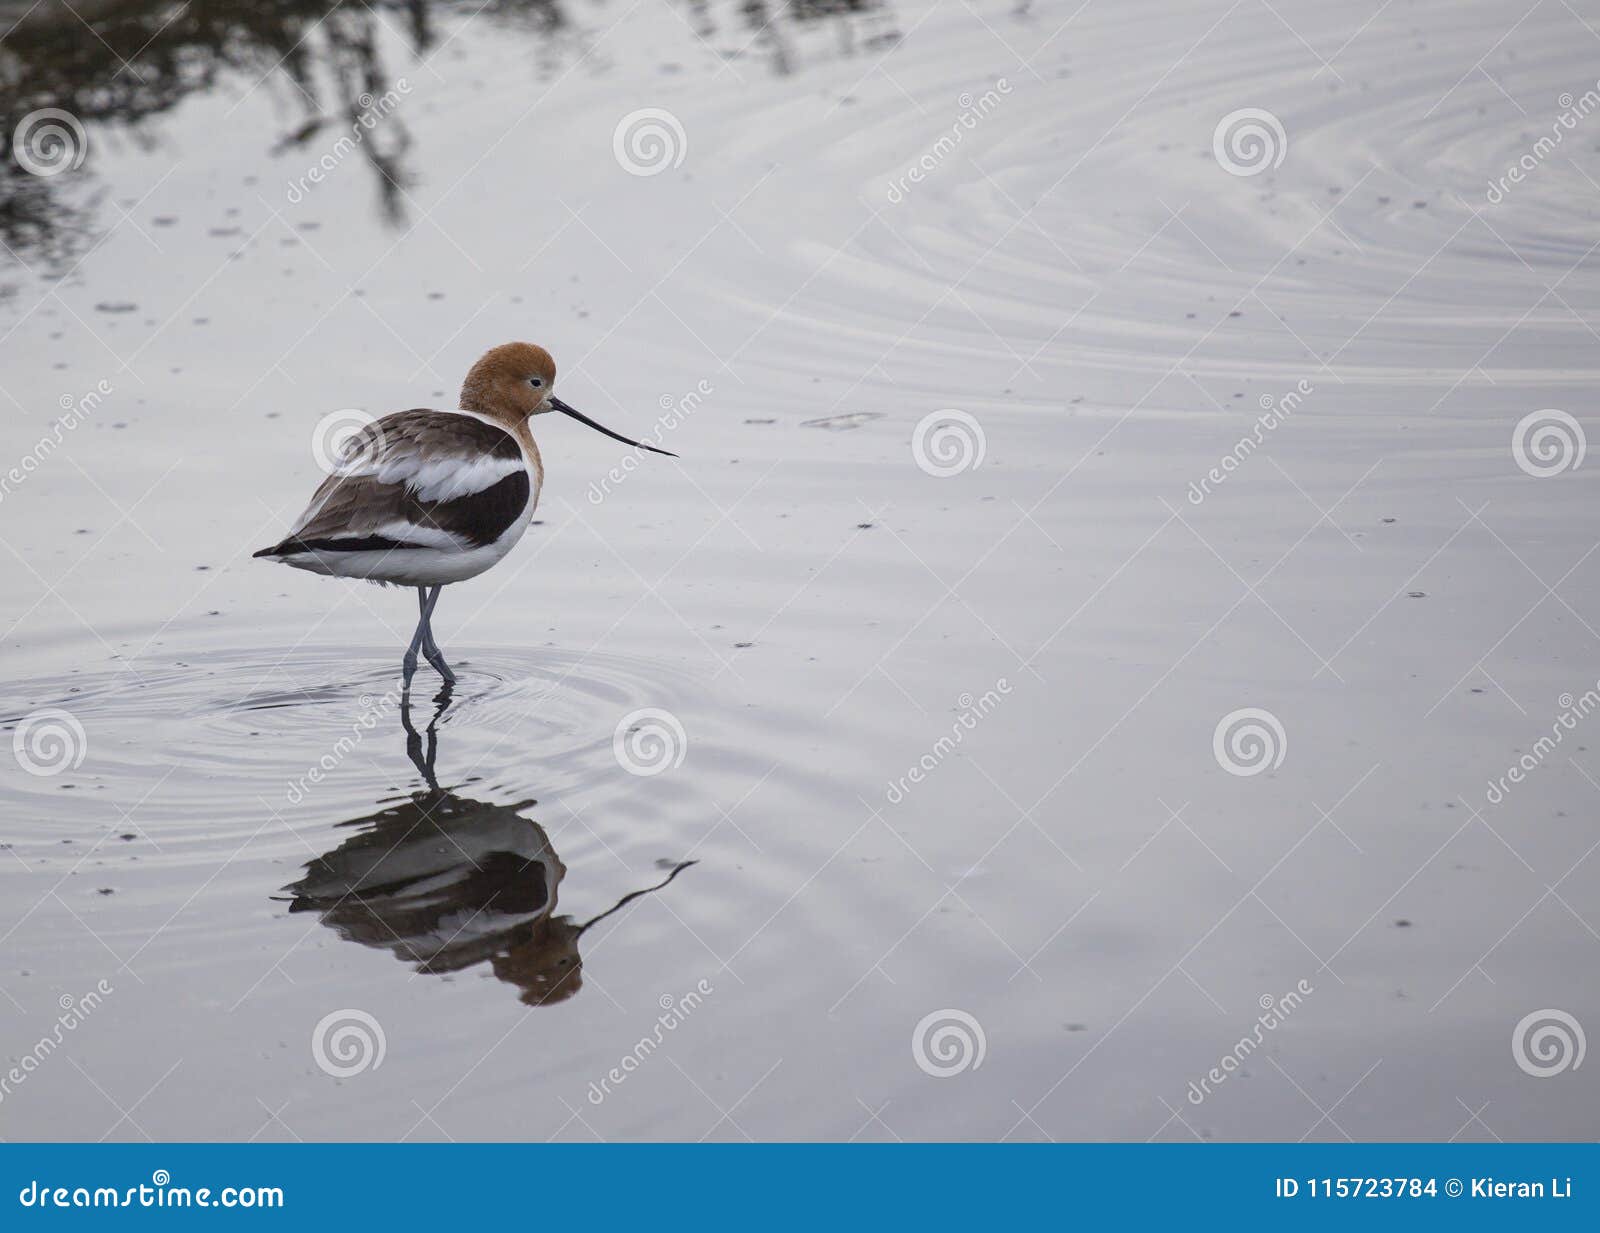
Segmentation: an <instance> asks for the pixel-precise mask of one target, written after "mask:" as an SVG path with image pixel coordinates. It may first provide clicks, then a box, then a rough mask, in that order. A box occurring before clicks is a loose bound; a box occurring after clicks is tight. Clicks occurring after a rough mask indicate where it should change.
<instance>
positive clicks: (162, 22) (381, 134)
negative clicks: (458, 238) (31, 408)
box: [0, 0, 898, 267]
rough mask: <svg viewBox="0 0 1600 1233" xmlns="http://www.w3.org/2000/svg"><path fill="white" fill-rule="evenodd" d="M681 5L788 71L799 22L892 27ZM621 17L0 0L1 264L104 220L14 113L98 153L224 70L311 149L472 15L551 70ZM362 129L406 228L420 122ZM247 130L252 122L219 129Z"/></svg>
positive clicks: (146, 134)
mask: <svg viewBox="0 0 1600 1233" xmlns="http://www.w3.org/2000/svg"><path fill="white" fill-rule="evenodd" d="M676 2H678V3H680V4H681V6H682V8H683V10H684V13H685V16H686V18H687V28H685V29H684V31H683V34H684V38H685V40H686V41H687V42H689V43H693V42H695V41H696V40H695V35H698V36H699V39H700V40H703V41H704V42H705V43H707V44H709V45H712V46H715V47H716V48H717V50H718V51H719V52H721V53H722V54H724V55H730V56H733V55H737V56H739V57H741V58H743V57H764V58H765V60H766V62H767V63H768V65H769V66H770V68H771V70H772V71H773V72H774V73H776V74H780V75H781V74H788V73H792V72H794V71H795V69H796V65H797V58H796V53H795V50H794V47H793V44H792V32H793V31H795V30H798V29H802V28H805V27H809V26H813V25H815V24H816V23H819V22H833V23H835V24H836V25H837V27H838V30H839V38H840V47H841V49H842V50H843V51H844V52H845V53H846V54H848V53H850V52H852V51H854V50H864V49H868V48H872V47H878V46H884V45H887V44H889V43H892V42H893V41H894V39H895V38H897V37H898V35H897V33H896V32H895V26H894V20H893V18H892V16H891V15H890V12H889V10H888V8H887V6H886V4H885V2H884V0H785V3H783V4H781V5H769V4H768V3H766V2H765V0H734V5H733V7H732V8H731V9H728V10H726V11H725V15H724V16H723V18H722V23H721V25H719V19H718V14H717V11H716V10H715V9H714V8H713V7H712V6H711V5H710V4H709V3H708V2H707V0H676ZM615 19H616V18H615V17H614V16H612V15H611V12H610V10H609V9H608V8H607V7H606V6H605V5H604V4H603V3H602V2H601V0H490V2H489V3H488V4H487V5H482V4H480V3H478V0H371V2H370V3H366V2H364V3H360V4H347V3H343V0H338V2H335V0H190V2H188V3H184V2H182V0H99V2H96V0H75V2H74V3H73V4H72V5H71V6H70V7H69V6H68V5H67V4H65V3H62V2H61V0H41V2H40V3H37V4H32V5H31V6H30V2H29V0H0V31H5V30H7V29H9V33H5V34H4V36H3V38H0V134H3V137H4V141H5V143H6V146H7V147H8V149H7V157H5V158H4V159H3V160H0V241H3V243H4V244H5V246H6V249H7V250H9V252H5V251H0V263H3V262H6V261H8V260H16V261H19V262H20V261H24V260H29V259H31V258H32V257H37V258H39V259H41V260H42V261H43V263H44V264H45V265H46V266H47V267H59V266H61V265H62V264H63V263H64V262H65V261H66V260H67V259H68V258H69V257H71V255H72V254H73V253H75V252H77V251H79V250H81V249H82V248H83V247H84V245H85V243H86V242H87V241H88V240H89V239H90V238H91V237H92V234H93V232H94V230H95V228H96V225H97V223H96V214H97V210H96V205H97V204H98V203H97V202H96V201H94V200H93V193H92V191H84V190H83V186H82V184H81V181H80V182H79V183H78V184H75V185H74V188H73V191H72V192H71V193H70V194H69V193H68V191H67V190H66V187H65V186H66V184H67V183H68V182H70V181H79V179H80V177H79V174H78V173H74V174H72V175H60V176H53V177H52V176H41V175H37V174H33V173H30V171H29V170H27V169H26V168H25V167H24V166H23V165H21V164H19V162H18V161H17V159H16V158H14V157H11V156H10V150H9V146H10V145H11V141H12V137H13V135H14V134H16V133H17V131H18V126H19V125H20V124H21V123H22V122H23V120H24V118H25V117H29V116H31V115H33V114H34V113H36V112H38V111H40V110H41V109H45V108H58V109H60V110H62V111H65V112H68V113H70V114H71V115H72V116H73V117H75V118H76V119H77V120H78V121H79V122H81V124H82V126H83V128H84V130H85V131H86V133H87V134H88V141H89V145H90V148H91V150H92V148H93V145H94V143H95V142H96V141H97V140H99V139H102V138H105V137H108V136H109V135H111V134H112V133H115V134H117V135H119V136H120V137H122V138H123V139H126V140H131V141H132V142H134V143H135V144H139V143H149V142H150V141H152V140H153V138H152V137H151V136H150V129H149V126H148V124H147V123H146V122H147V121H149V120H151V119H152V118H153V117H156V116H159V115H160V114H161V113H163V112H166V111H168V110H170V109H171V108H173V107H175V106H176V105H177V104H179V103H180V102H182V101H183V100H184V99H186V98H188V97H189V96H191V95H193V94H196V93H200V92H206V91H211V90H214V89H216V88H217V87H218V86H219V84H221V83H223V82H224V81H226V82H227V83H228V85H229V88H230V89H231V90H236V91H238V92H241V93H242V92H244V91H252V92H253V91H254V90H257V89H267V90H272V91H273V92H274V93H275V94H281V95H286V96H287V98H288V99H289V109H290V113H291V114H290V116H289V118H288V119H286V120H285V121H284V122H282V125H281V131H279V132H278V133H276V134H273V135H266V136H265V137H264V138H263V145H264V146H265V147H266V148H267V149H269V150H271V151H272V152H274V153H280V154H281V153H287V152H290V151H296V150H305V149H309V148H314V145H313V143H314V142H316V141H317V140H318V139H319V138H324V139H325V137H326V134H327V133H328V132H330V131H332V130H342V131H344V132H347V133H348V132H350V131H352V130H353V128H354V126H356V125H358V124H360V123H361V122H362V117H363V113H364V112H365V111H366V110H367V108H366V107H365V106H364V105H363V102H362V100H363V99H372V98H379V97H381V96H382V95H383V94H384V92H385V91H388V90H391V89H392V88H393V86H394V83H395V81H396V80H397V79H398V78H399V77H400V76H403V75H404V74H406V73H407V72H412V73H418V72H420V73H426V72H427V71H428V70H427V69H426V68H420V69H419V68H418V67H417V66H416V64H415V61H416V60H417V59H419V58H425V57H427V56H428V55H429V54H430V53H431V52H433V51H435V50H436V49H439V48H441V47H442V46H443V45H444V44H446V43H447V42H448V41H450V40H451V38H452V37H453V35H452V31H453V30H454V29H455V28H456V27H457V26H458V25H459V24H460V23H462V22H467V21H470V22H472V23H474V24H477V23H493V25H494V27H495V28H496V29H497V30H498V31H501V32H503V34H504V36H505V37H506V38H517V39H525V40H528V41H529V42H530V44H531V47H530V51H531V53H532V57H531V63H532V65H533V66H534V68H535V70H536V71H540V72H542V73H544V74H545V75H547V76H554V75H555V74H556V73H557V72H560V71H564V70H565V68H566V67H567V66H570V65H571V64H572V63H574V62H576V61H578V60H580V59H583V58H585V57H587V56H588V54H589V53H590V52H591V51H593V50H594V46H593V44H594V40H595V39H596V38H597V36H598V33H599V32H600V31H602V30H604V29H605V27H606V26H607V25H609V23H610V22H611V21H614V20H615ZM591 25H592V26H593V29H592V30H590V29H588V28H587V27H589V26H591ZM723 27H725V28H723ZM691 29H692V31H693V33H691ZM719 36H721V38H720V39H719ZM386 59H387V60H392V61H395V63H387V62H386ZM231 106H236V104H233V105H231ZM230 114H231V113H230ZM367 131H368V133H369V134H370V137H369V138H368V139H365V140H361V141H359V142H358V143H355V144H354V145H353V147H352V148H354V149H358V150H359V151H360V157H361V159H362V161H363V162H364V164H365V165H366V166H367V167H368V168H369V170H370V172H371V175H372V177H373V182H374V186H375V191H376V194H377V205H378V209H379V212H380V214H381V216H382V217H383V218H384V220H385V221H386V222H388V223H389V224H391V225H396V226H398V225H403V224H404V223H405V221H406V218H407V210H406V189H407V188H408V186H410V185H411V184H412V183H413V182H414V172H413V170H412V168H411V166H410V160H411V157H412V156H413V155H414V154H415V152H416V151H415V142H414V141H413V137H412V134H411V132H410V131H409V129H408V128H407V127H406V124H405V121H404V118H403V117H402V116H401V115H399V114H388V115H386V116H385V117H384V119H383V122H382V123H381V124H378V125H373V126H371V127H370V128H369V129H368V130H367ZM241 139H243V140H248V135H240V134H235V133H231V132H219V134H218V140H241ZM82 174H83V175H87V176H92V175H93V168H92V167H88V168H86V169H85V171H84V172H83V173H82ZM69 197H70V200H69Z"/></svg>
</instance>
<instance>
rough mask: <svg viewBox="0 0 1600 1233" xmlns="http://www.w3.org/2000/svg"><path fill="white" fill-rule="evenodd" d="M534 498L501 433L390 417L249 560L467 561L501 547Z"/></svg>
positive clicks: (433, 415) (351, 447)
mask: <svg viewBox="0 0 1600 1233" xmlns="http://www.w3.org/2000/svg"><path fill="white" fill-rule="evenodd" d="M533 495H534V494H533V492H532V487H531V484H530V479H529V474H528V467H527V463H526V461H525V460H524V457H523V453H522V447H521V446H520V445H519V444H518V443H517V440H516V438H515V437H513V436H512V435H511V434H510V433H509V432H507V431H506V430H505V429H503V428H500V427H498V426H496V425H494V424H491V423H489V422H488V421H487V420H482V419H479V418H477V417H476V416H472V415H467V414H463V413H458V412H452V411H430V410H415V411H397V412H395V413H394V414H392V415H386V416H384V417H383V418H382V419H380V420H376V421H374V422H373V423H371V424H368V425H367V426H366V427H365V428H364V429H362V430H361V431H360V432H359V433H357V434H355V435H354V436H353V437H351V438H350V440H349V442H348V443H347V444H346V447H345V451H344V456H343V458H342V460H341V463H340V466H339V469H338V470H337V471H336V472H335V473H334V474H332V475H330V476H328V478H327V479H325V480H323V482H322V484H321V486H320V487H318V489H317V491H316V493H315V495H314V496H313V497H312V498H311V503H310V505H308V506H307V507H306V511H305V512H304V513H303V514H301V515H300V517H299V519H298V520H297V521H296V522H295V525H294V528H293V529H292V530H291V532H290V533H289V535H288V536H287V537H286V538H285V539H284V540H283V541H282V542H281V543H279V544H276V545H274V546H273V547H271V548H266V549H263V550H262V551H260V552H258V553H256V554H255V555H256V556H258V557H259V556H277V557H286V556H293V555H295V554H299V553H345V552H375V551H376V552H389V551H394V552H404V551H406V550H409V549H432V550H434V551H435V552H438V551H444V552H466V551H469V550H471V549H474V548H481V547H484V546H486V545H489V544H492V543H494V542H495V541H497V540H499V539H500V537H501V536H503V535H504V534H505V533H506V532H507V531H508V530H509V529H511V527H513V526H514V525H515V524H516V523H517V521H518V519H520V518H521V517H522V516H523V515H524V513H525V512H526V510H527V507H528V502H529V499H530V497H532V496H533Z"/></svg>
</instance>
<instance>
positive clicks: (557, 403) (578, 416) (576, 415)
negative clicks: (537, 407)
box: [550, 394, 677, 458]
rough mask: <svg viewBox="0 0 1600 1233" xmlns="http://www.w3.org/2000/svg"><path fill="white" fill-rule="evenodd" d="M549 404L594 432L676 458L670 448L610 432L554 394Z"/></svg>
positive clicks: (638, 447) (637, 447)
mask: <svg viewBox="0 0 1600 1233" xmlns="http://www.w3.org/2000/svg"><path fill="white" fill-rule="evenodd" d="M550 405H551V406H552V407H554V408H555V409H556V410H557V411H559V412H561V414H562V415H570V416H571V417H572V418H573V419H575V420H577V421H578V422H579V423H580V424H587V425H589V427H590V428H593V429H594V430H595V431H596V432H603V433H605V434H606V436H608V437H610V438H612V439H613V440H615V441H621V442H623V443H625V444H627V445H631V446H634V447H635V448H636V449H641V450H649V451H650V452H651V453H652V454H665V455H666V456H667V457H668V458H676V457H677V455H676V454H674V453H673V452H672V451H671V450H658V449H657V448H656V447H655V446H653V445H646V444H645V443H644V442H643V441H634V440H631V439H630V438H628V437H625V436H623V435H622V434H621V433H620V432H612V431H611V429H609V428H607V427H606V426H605V425H604V424H597V423H596V422H595V421H594V420H592V419H590V418H589V417H588V416H587V415H585V414H584V413H583V412H582V411H576V410H574V409H573V408H571V407H569V406H567V404H566V403H564V402H562V401H561V400H560V399H559V398H557V397H556V396H555V395H554V394H552V395H551V396H550Z"/></svg>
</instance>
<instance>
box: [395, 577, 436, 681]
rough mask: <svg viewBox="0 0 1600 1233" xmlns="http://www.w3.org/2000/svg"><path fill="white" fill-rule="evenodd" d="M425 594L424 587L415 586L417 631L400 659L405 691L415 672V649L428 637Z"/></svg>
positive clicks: (418, 648)
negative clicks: (417, 613)
mask: <svg viewBox="0 0 1600 1233" xmlns="http://www.w3.org/2000/svg"><path fill="white" fill-rule="evenodd" d="M427 594H428V592H427V589H426V588H425V587H418V588H417V610H418V612H419V613H420V614H421V615H420V616H419V617H418V618H417V631H416V633H414V634H412V635H411V645H410V646H408V647H407V648H406V653H405V657H404V658H402V659H401V661H400V667H401V670H402V671H403V672H404V673H405V685H404V689H403V692H405V693H410V692H411V678H412V677H413V676H415V675H416V674H417V651H418V650H420V649H421V647H422V645H423V643H424V642H425V641H426V640H427V638H428V606H427V602H426V600H427ZM429 662H430V663H431V662H432V661H431V660H430V661H429Z"/></svg>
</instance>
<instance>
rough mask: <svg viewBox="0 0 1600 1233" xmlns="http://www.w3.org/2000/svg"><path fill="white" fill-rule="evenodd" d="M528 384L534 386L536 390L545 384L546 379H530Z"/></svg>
mask: <svg viewBox="0 0 1600 1233" xmlns="http://www.w3.org/2000/svg"><path fill="white" fill-rule="evenodd" d="M528 384H529V385H531V386H533V388H534V389H538V388H539V387H540V386H541V385H543V384H544V379H543V378H542V377H529V378H528Z"/></svg>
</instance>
